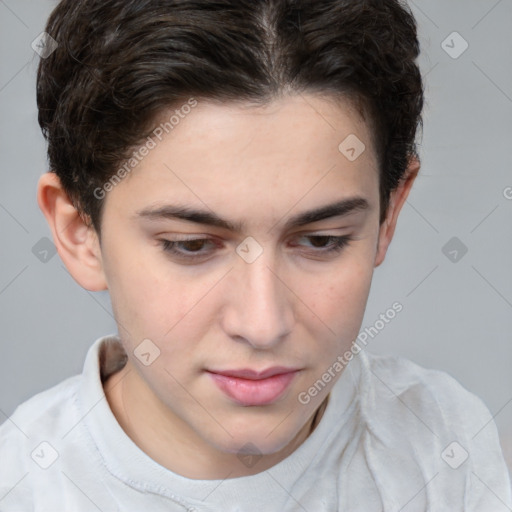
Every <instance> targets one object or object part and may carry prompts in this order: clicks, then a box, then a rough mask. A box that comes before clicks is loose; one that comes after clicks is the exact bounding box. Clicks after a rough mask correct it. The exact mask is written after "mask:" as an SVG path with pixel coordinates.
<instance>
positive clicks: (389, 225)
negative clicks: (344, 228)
mask: <svg viewBox="0 0 512 512" xmlns="http://www.w3.org/2000/svg"><path fill="white" fill-rule="evenodd" d="M419 170H420V162H419V160H418V159H417V158H416V157H412V158H411V159H410V161H409V165H408V167H407V170H406V171H405V174H404V178H403V179H402V180H401V181H400V184H399V185H398V187H397V188H396V189H395V190H393V191H392V192H391V194H390V197H389V206H388V210H387V214H386V219H385V220H384V222H383V223H382V225H381V226H380V229H379V240H378V244H377V254H376V256H375V267H378V266H379V265H380V264H381V263H382V262H383V261H384V258H385V256H386V253H387V250H388V247H389V244H390V243H391V240H392V238H393V234H394V233H395V227H396V223H397V220H398V214H399V213H400V210H401V209H402V206H403V205H404V203H405V200H406V199H407V196H408V195H409V192H410V190H411V188H412V184H413V183H414V180H415V179H416V176H417V175H418V172H419Z"/></svg>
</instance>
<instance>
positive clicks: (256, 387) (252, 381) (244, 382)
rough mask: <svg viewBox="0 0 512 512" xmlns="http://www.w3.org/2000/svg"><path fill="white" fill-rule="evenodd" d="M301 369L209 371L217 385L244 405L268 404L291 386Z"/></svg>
mask: <svg viewBox="0 0 512 512" xmlns="http://www.w3.org/2000/svg"><path fill="white" fill-rule="evenodd" d="M299 371H300V370H299V369H295V368H284V367H274V368H269V369H267V370H265V371H261V372H257V371H255V370H249V369H241V370H226V371H218V372H217V371H207V373H208V374H209V375H210V377H211V378H212V380H213V382H214V383H215V384H216V385H217V387H218V388H219V389H220V390H221V391H222V392H223V393H224V394H225V395H227V396H228V397H229V398H230V399H231V400H233V401H234V402H235V403H237V404H239V405H243V406H246V407H247V406H257V405H268V404H271V403H273V402H275V401H276V400H278V399H279V398H280V397H281V396H282V395H283V394H284V392H285V391H286V390H287V389H288V388H289V387H290V385H291V383H292V381H293V379H294V378H295V376H296V375H297V374H298V373H299Z"/></svg>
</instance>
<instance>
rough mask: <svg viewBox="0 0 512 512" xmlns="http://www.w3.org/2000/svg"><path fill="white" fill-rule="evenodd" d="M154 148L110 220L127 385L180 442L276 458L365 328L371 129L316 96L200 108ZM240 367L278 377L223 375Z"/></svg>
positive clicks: (109, 209)
mask: <svg viewBox="0 0 512 512" xmlns="http://www.w3.org/2000/svg"><path fill="white" fill-rule="evenodd" d="M351 134H354V135H355V136H357V138H358V139H359V140H360V141H362V142H363V143H364V144H365V146H366V149H365V150H364V151H363V152H362V154H361V155H360V156H358V158H356V159H355V160H354V159H353V156H354V155H353V154H352V153H351V152H350V151H348V152H346V151H345V153H344V152H342V151H340V149H339V145H340V143H342V142H343V141H344V140H345V139H346V138H347V137H348V136H349V135H351ZM349 140H350V139H349ZM155 141H156V147H154V148H152V149H151V150H150V151H149V152H148V154H147V155H146V156H145V157H144V158H143V159H142V161H141V162H140V163H139V164H138V165H137V166H136V167H135V168H134V169H133V170H132V171H131V173H130V174H129V175H128V176H127V177H125V178H124V179H123V180H122V181H121V182H120V183H119V184H117V185H116V186H115V187H114V188H113V189H112V190H110V191H109V192H108V194H107V196H106V198H105V205H104V212H103V220H102V235H101V260H102V265H103V272H104V275H105V279H106V282H107V285H108V289H109V293H110V296H111V301H112V305H113V310H114V314H115V318H116V321H117V323H118V327H119V334H120V336H121V338H122V341H123V343H124V346H125V348H126V351H127V353H128V356H129V362H128V366H129V367H130V368H131V369H132V370H134V371H132V372H131V373H130V377H129V379H128V380H129V381H131V384H130V386H131V389H132V391H133V393H134V395H137V396H139V397H140V398H141V400H142V397H144V400H143V401H144V402H145V404H146V407H149V405H147V404H151V407H152V410H153V411H158V414H157V415H155V417H157V416H158V418H159V419H158V421H159V422H160V423H161V424H164V423H165V425H166V428H167V430H171V431H172V438H173V439H181V440H182V441H183V442H185V443H187V442H189V443H193V444H194V446H196V447H197V446H205V447H208V448H209V449H211V450H215V451H217V452H219V453H229V454H236V453H237V452H238V451H239V450H240V449H241V448H242V447H243V446H244V445H245V444H246V443H249V442H250V443H252V445H255V446H256V447H257V449H258V451H259V452H260V453H262V454H273V453H276V452H278V451H279V450H282V449H283V448H284V447H286V446H287V445H288V444H289V443H290V442H291V440H293V439H294V438H295V437H296V436H297V435H298V434H299V433H300V432H301V430H302V429H303V428H304V425H305V424H306V422H307V421H308V420H309V419H311V417H312V415H313V413H314V412H315V410H316V409H317V408H318V407H319V405H320V404H321V402H322V401H323V400H324V399H325V398H326V396H327V393H328V392H329V390H330V389H331V388H332V386H333V385H334V383H335V380H333V381H331V382H330V383H329V384H327V386H326V388H325V389H324V391H323V392H322V393H320V394H318V395H317V396H315V397H311V400H309V401H308V403H301V400H299V396H301V393H302V396H303V393H304V392H305V391H307V390H308V389H309V388H310V387H311V386H312V385H313V384H314V383H315V381H317V380H318V379H320V378H321V376H322V374H323V373H324V372H325V371H326V370H327V368H329V367H331V366H332V365H333V363H334V362H335V361H336V359H337V357H338V356H339V355H342V354H343V353H344V352H345V351H346V350H348V349H349V348H350V346H351V344H352V342H353V341H354V339H355V338H356V337H357V335H358V331H359V329H360V327H361V323H362V319H363V314H364V310H365V306H366V302H367V298H368V293H369V289H370V284H371V278H372V273H373V269H374V266H375V258H376V251H377V245H378V239H379V222H378V215H379V194H378V172H377V162H376V159H375V155H374V151H373V145H372V142H371V139H370V133H369V132H368V128H367V127H366V125H365V123H364V122H363V121H362V120H361V119H360V117H359V116H358V114H357V113H356V112H355V111H353V110H352V109H351V108H350V104H348V103H340V102H338V103H337V104H335V103H333V102H331V101H329V100H327V99H325V98H320V97H316V96H313V95H308V96H293V97H288V98H286V99H283V100H280V101H276V102H274V103H272V104H271V105H269V106H267V107H249V106H246V105H235V104H229V105H227V104H222V105H221V104H214V103H209V102H201V101H199V102H198V105H197V106H196V107H195V108H193V109H192V111H191V113H190V114H188V115H187V116H186V117H184V118H183V119H181V120H180V122H179V124H178V125H176V126H175V127H174V129H173V130H172V132H170V133H169V134H168V135H166V136H165V137H164V138H162V140H161V141H159V140H158V139H155ZM343 148H344V146H342V149H343ZM345 149H346V148H345ZM347 155H348V156H350V157H352V158H350V159H349V158H348V157H347ZM356 155H357V153H356ZM330 205H337V206H335V207H334V208H332V209H331V210H329V211H327V210H325V208H326V207H327V206H330ZM340 206H341V207H340ZM166 209H167V210H166ZM322 209H324V211H323V212H322V211H321V210H322ZM159 210H160V213H159V212H158V211H159ZM192 210H194V211H198V212H203V213H202V215H196V216H195V217H191V216H190V214H191V211H192ZM165 212H166V213H165ZM307 212H316V213H318V215H314V214H312V215H309V216H307V215H306V213H307ZM319 212H320V213H319ZM187 215H188V217H187ZM219 219H222V222H221V221H220V220H219ZM213 220H215V221H216V222H213ZM212 222H213V223H212ZM143 340H146V341H144V342H143ZM148 340H149V341H148ZM141 343H143V344H142V345H141ZM141 353H142V354H144V355H143V356H142V357H141ZM137 354H138V356H139V357H140V359H139V357H137ZM276 367H279V368H276ZM242 369H249V370H253V371H254V372H261V371H264V370H267V369H271V371H270V373H277V375H274V376H273V377H268V378H266V379H260V380H249V379H247V378H246V379H241V378H238V379H237V378H233V377H229V376H226V375H224V376H222V375H220V374H222V373H224V374H226V373H229V372H237V371H239V370H242ZM239 376H240V375H239ZM243 376H244V375H242V377H243ZM245 377H249V375H245ZM251 377H252V378H253V379H254V377H257V375H252V376H251ZM259 377H264V375H263V376H262V375H259ZM136 390H137V391H136ZM302 402H305V400H302Z"/></svg>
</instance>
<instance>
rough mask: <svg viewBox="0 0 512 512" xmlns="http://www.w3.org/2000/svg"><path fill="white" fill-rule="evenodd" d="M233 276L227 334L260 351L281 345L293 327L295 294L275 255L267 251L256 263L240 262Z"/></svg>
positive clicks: (225, 320)
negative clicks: (284, 277)
mask: <svg viewBox="0 0 512 512" xmlns="http://www.w3.org/2000/svg"><path fill="white" fill-rule="evenodd" d="M230 274H231V275H230V278H231V279H230V282H229V285H228V286H229V292H228V295H227V297H228V304H227V306H226V309H225V312H224V313H225V314H224V317H223V321H224V329H225V332H227V334H228V335H229V336H231V337H232V338H233V339H237V340H239V341H245V342H246V343H249V344H251V345H252V346H253V347H254V348H258V349H270V348H273V347H274V346H276V345H277V344H279V343H281V342H282V340H283V339H284V338H285V337H286V336H287V335H288V334H289V333H290V332H291V330H292V327H293V322H294V312H293V304H292V303H291V302H290V301H291V298H292V297H293V294H292V292H291V291H290V290H289V288H288V287H287V285H286V281H285V279H283V276H281V275H279V270H277V267H276V265H275V258H274V256H273V254H271V253H270V251H267V250H264V251H263V253H262V254H261V255H260V256H259V257H258V258H257V259H256V261H253V262H252V263H247V262H246V261H244V260H242V259H240V260H238V261H237V262H236V264H235V268H233V270H232V271H231V272H230Z"/></svg>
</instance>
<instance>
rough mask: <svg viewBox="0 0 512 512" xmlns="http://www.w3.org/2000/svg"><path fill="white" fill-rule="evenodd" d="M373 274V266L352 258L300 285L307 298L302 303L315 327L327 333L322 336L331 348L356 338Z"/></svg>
mask: <svg viewBox="0 0 512 512" xmlns="http://www.w3.org/2000/svg"><path fill="white" fill-rule="evenodd" d="M372 275H373V267H372V265H370V264H368V261H367V260H365V259H363V258H361V259H359V260H357V259H355V258H354V260H353V261H350V262H349V261H346V262H345V264H340V265H339V266H337V267H336V269H335V270H333V271H332V272H329V273H326V275H325V276H322V277H320V276H316V278H313V277H311V278H309V279H307V280H306V282H305V283H304V284H303V289H302V291H301V296H302V297H309V300H304V303H305V304H307V305H308V306H309V307H310V309H311V311H312V312H313V313H314V317H315V318H317V320H316V323H318V329H322V330H323V332H324V333H327V336H326V335H325V334H324V336H322V337H321V339H325V340H328V343H329V344H330V345H332V348H333V350H335V349H340V348H341V347H349V346H350V343H351V342H352V341H353V340H354V339H355V338H356V337H357V335H358V333H359V329H360V328H361V323H362V321H363V317H364V312H365V308H366V303H367V300H368V295H369V292H370V286H371V280H372ZM318 319H319V320H318ZM316 323H315V325H316ZM317 339H318V338H317Z"/></svg>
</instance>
